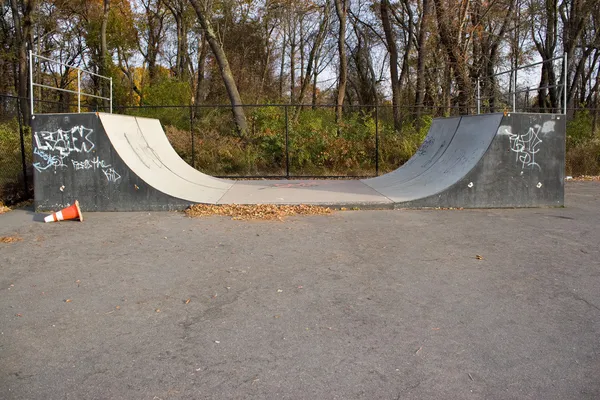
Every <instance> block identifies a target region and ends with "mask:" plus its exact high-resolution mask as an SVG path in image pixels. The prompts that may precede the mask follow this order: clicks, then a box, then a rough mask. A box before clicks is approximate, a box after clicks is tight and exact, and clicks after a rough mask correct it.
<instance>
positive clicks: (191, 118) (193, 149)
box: [190, 105, 196, 168]
mask: <svg viewBox="0 0 600 400" xmlns="http://www.w3.org/2000/svg"><path fill="white" fill-rule="evenodd" d="M190 135H191V138H192V168H196V148H195V146H194V106H193V105H190Z"/></svg>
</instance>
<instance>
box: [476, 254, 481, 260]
mask: <svg viewBox="0 0 600 400" xmlns="http://www.w3.org/2000/svg"><path fill="white" fill-rule="evenodd" d="M475 258H476V259H478V260H483V256H480V255H479V254H477V255H476V256H475Z"/></svg>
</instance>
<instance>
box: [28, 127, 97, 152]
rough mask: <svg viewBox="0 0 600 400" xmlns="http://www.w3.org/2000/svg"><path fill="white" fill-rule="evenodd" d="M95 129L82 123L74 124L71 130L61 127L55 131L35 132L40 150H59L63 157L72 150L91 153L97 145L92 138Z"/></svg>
mask: <svg viewBox="0 0 600 400" xmlns="http://www.w3.org/2000/svg"><path fill="white" fill-rule="evenodd" d="M93 132H94V130H93V129H88V128H86V127H84V126H82V125H80V126H74V127H73V128H71V129H70V130H66V131H64V130H62V129H59V130H57V131H54V132H49V131H40V132H35V134H34V139H35V144H36V147H37V148H38V149H40V150H45V151H50V152H58V154H59V155H60V156H61V157H67V156H68V155H69V154H71V153H72V152H76V153H89V152H90V151H92V149H93V148H94V147H95V144H94V142H92V140H91V139H90V135H91V134H92V133H93Z"/></svg>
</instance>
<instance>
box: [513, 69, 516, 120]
mask: <svg viewBox="0 0 600 400" xmlns="http://www.w3.org/2000/svg"><path fill="white" fill-rule="evenodd" d="M513 112H517V70H516V69H515V74H514V83H513Z"/></svg>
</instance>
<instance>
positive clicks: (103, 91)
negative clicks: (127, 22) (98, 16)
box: [99, 0, 110, 112]
mask: <svg viewBox="0 0 600 400" xmlns="http://www.w3.org/2000/svg"><path fill="white" fill-rule="evenodd" d="M109 12H110V0H104V9H103V13H102V25H101V27H100V68H99V70H100V71H99V74H100V75H102V76H108V58H107V55H108V45H107V43H106V28H107V27H108V14H109ZM99 80H100V81H99V83H100V85H99V86H100V96H102V97H108V96H110V92H109V90H108V87H109V85H110V83H109V82H108V81H107V80H106V79H103V78H99ZM102 105H103V108H104V109H103V111H106V112H107V111H109V110H108V108H109V107H110V102H109V101H108V100H102Z"/></svg>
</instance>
